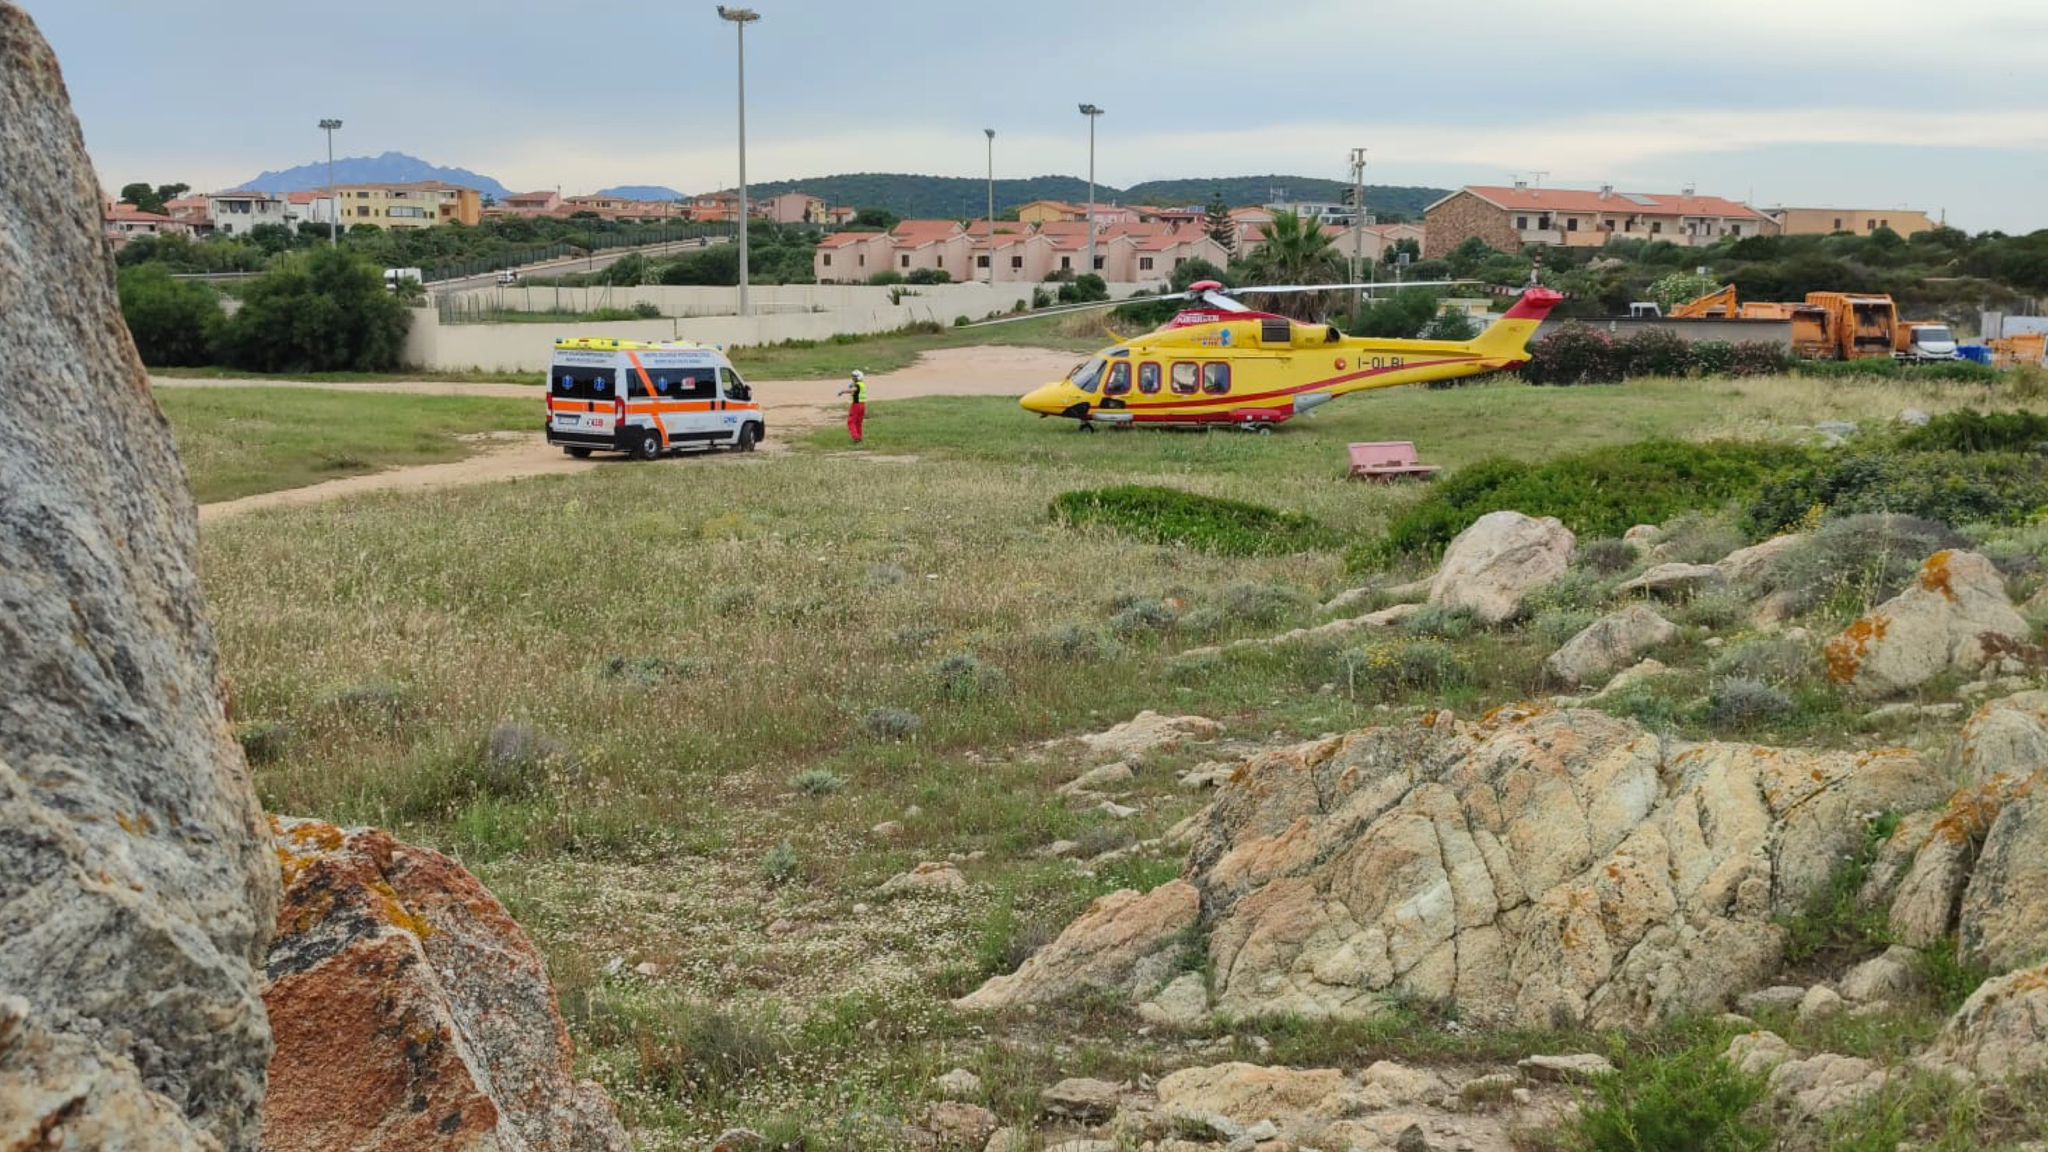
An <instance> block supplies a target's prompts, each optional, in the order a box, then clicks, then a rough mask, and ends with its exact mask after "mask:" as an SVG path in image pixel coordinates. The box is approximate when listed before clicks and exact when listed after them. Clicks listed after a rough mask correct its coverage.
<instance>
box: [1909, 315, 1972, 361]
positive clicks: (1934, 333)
mask: <svg viewBox="0 0 2048 1152" xmlns="http://www.w3.org/2000/svg"><path fill="white" fill-rule="evenodd" d="M1894 354H1895V355H1896V356H1898V358H1899V359H1901V360H1911V361H1913V362H1915V363H1926V362H1930V361H1935V360H1956V359H1960V358H1961V353H1959V352H1957V351H1956V337H1955V333H1953V332H1950V331H1949V329H1948V325H1946V324H1924V323H1920V322H1917V321H1915V322H1911V323H1905V324H1901V325H1899V341H1898V347H1897V350H1896V352H1895V353H1894Z"/></svg>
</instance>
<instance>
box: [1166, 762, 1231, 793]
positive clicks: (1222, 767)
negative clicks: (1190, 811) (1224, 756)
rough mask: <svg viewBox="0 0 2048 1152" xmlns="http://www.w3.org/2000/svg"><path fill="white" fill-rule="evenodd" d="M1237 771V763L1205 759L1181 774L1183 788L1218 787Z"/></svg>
mask: <svg viewBox="0 0 2048 1152" xmlns="http://www.w3.org/2000/svg"><path fill="white" fill-rule="evenodd" d="M1236 771H1237V765H1236V764H1233V763H1226V762H1225V761H1222V760H1205V761H1203V762H1202V763H1200V764H1197V765H1195V766H1194V767H1193V768H1190V769H1188V770H1187V771H1185V772H1183V773H1181V774H1180V777H1179V779H1180V786H1181V787H1183V788H1217V787H1221V786H1222V785H1223V783H1224V782H1225V781H1227V780H1229V779H1230V776H1231V774H1232V773H1234V772H1236Z"/></svg>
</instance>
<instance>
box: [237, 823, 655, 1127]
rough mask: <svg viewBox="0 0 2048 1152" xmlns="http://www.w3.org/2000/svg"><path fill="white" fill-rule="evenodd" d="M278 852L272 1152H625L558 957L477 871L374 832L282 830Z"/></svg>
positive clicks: (269, 1109)
mask: <svg viewBox="0 0 2048 1152" xmlns="http://www.w3.org/2000/svg"><path fill="white" fill-rule="evenodd" d="M275 842H276V858H277V860H278V861H279V862H280V864H281V867H282V870H283V874H284V881H285V891H284V906H283V908H282V910H281V911H280V913H279V916H278V931H277V940H276V942H275V943H274V944H272V946H271V949H270V960H269V970H268V974H269V977H270V986H269V988H268V990H267V991H266V992H265V993H264V1001H265V1003H266V1004H267V1005H268V1006H269V1009H270V1019H271V1027H272V1029H273V1031H274V1032H275V1034H276V1037H277V1054H276V1056H275V1057H274V1058H273V1059H272V1061H271V1065H270V1096H269V1099H268V1101H267V1103H266V1113H265V1116H264V1147H265V1148H266V1149H267V1150H268V1152H332V1150H337V1149H353V1148H389V1149H397V1150H401V1152H403V1150H407V1149H479V1150H483V1149H488V1150H494V1152H624V1150H625V1148H626V1147H627V1144H626V1137H625V1133H624V1131H623V1130H622V1129H621V1128H620V1127H619V1122H618V1119H617V1117H616V1116H615V1115H613V1111H612V1105H611V1101H610V1100H609V1099H608V1098H607V1097H606V1096H605V1094H604V1090H603V1089H601V1088H599V1087H598V1086H597V1085H595V1084H591V1083H587V1082H586V1083H577V1082H576V1081H575V1079H574V1077H573V1075H572V1051H571V1048H570V1043H569V1033H568V1029H567V1028H566V1027H565V1026H564V1024H563V1022H562V1017H561V1013H560V1012H559V1011H558V1010H557V1009H556V1006H555V994H554V989H553V987H552V986H551V985H550V984H549V982H548V974H547V967H546V964H545V963H544V962H543V961H542V959H541V956H540V953H539V952H538V951H536V950H535V948H534V946H533V944H532V942H531V941H529V940H528V939H527V937H526V934H525V933H524V932H523V931H521V930H520V928H519V925H517V924H516V923H514V922H513V921H512V918H511V917H510V916H509V915H507V914H506V912H505V908H504V906H503V905H501V904H499V903H498V901H497V900H496V899H495V898H493V897H492V896H491V894H490V893H489V892H487V891H485V889H484V887H483V885H481V884H479V883H478V882H477V880H476V878H475V877H474V876H471V875H470V874H469V873H468V872H466V871H464V870H463V869H462V867H461V866H460V865H458V864H456V863H455V862H454V861H452V860H450V859H448V858H447V857H445V856H443V855H441V854H440V853H438V852H432V851H428V850H426V849H423V848H416V847H412V846H409V845H406V844H401V843H399V842H398V841H397V840H394V839H393V838H392V837H391V836H390V835H389V834H387V833H384V832H381V831H377V830H374V829H350V830H343V829H340V828H336V827H334V826H333V825H331V824H321V823H317V822H314V821H303V820H280V821H278V822H277V827H276V841H275Z"/></svg>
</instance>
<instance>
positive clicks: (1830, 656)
mask: <svg viewBox="0 0 2048 1152" xmlns="http://www.w3.org/2000/svg"><path fill="white" fill-rule="evenodd" d="M1890 626H1891V623H1890V621H1888V620H1886V619H1885V618H1884V617H1883V616H1875V615H1873V616H1865V617H1863V618H1862V619H1861V620H1858V621H1856V622H1855V623H1854V624H1851V625H1849V627H1848V629H1847V630H1846V631H1844V632H1843V633H1842V634H1841V635H1840V636H1837V637H1835V638H1834V639H1833V640H1830V641H1828V646H1827V652H1826V655H1827V662H1828V679H1830V680H1833V681H1834V682H1835V683H1837V684H1847V683H1849V682H1850V681H1851V680H1854V679H1856V674H1857V673H1858V672H1861V671H1862V670H1863V662H1864V661H1865V660H1868V659H1869V658H1870V646H1871V644H1873V643H1875V642H1876V641H1879V640H1882V639H1884V636H1885V632H1886V631H1887V630H1889V628H1890Z"/></svg>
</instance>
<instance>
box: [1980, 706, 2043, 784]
mask: <svg viewBox="0 0 2048 1152" xmlns="http://www.w3.org/2000/svg"><path fill="white" fill-rule="evenodd" d="M1963 768H1964V769H1965V770H1966V771H1968V772H1969V774H1970V777H1971V779H1973V780H1976V781H1980V782H1981V781H1985V780H1989V779H1991V778H1992V777H1994V776H2013V777H2024V776H2031V775H2033V774H2034V773H2036V772H2039V771H2040V770H2042V769H2043V768H2048V692H2040V691H2034V692H2021V693H2018V694H2016V695H2012V696H2007V697H2004V698H2002V699H1998V700H1993V701H1991V702H1990V703H1988V704H1986V705H1984V706H1983V707H1981V708H1979V709H1977V711H1976V712H1975V713H1974V714H1973V715H1971V717H1970V719H1969V721H1968V722H1967V723H1965V724H1964V725H1963Z"/></svg>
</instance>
